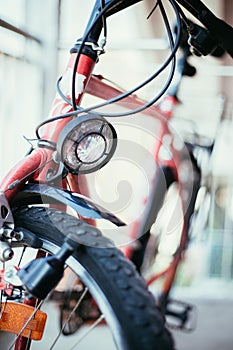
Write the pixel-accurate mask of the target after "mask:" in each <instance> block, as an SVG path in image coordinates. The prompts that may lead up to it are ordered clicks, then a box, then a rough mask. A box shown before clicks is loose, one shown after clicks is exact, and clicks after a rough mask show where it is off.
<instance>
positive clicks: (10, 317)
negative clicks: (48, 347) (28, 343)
mask: <svg viewBox="0 0 233 350" xmlns="http://www.w3.org/2000/svg"><path fill="white" fill-rule="evenodd" d="M1 310H4V311H3V314H2V317H1V319H0V330H1V331H5V332H10V333H14V334H17V335H18V334H20V335H22V336H24V337H26V338H30V339H32V340H40V339H41V338H42V336H43V333H44V328H45V323H46V319H47V315H46V313H45V312H43V311H41V310H37V312H36V313H35V315H34V316H33V317H32V319H31V320H30V321H29V322H28V320H29V319H30V318H31V316H32V314H33V312H34V307H33V306H29V305H25V304H20V303H15V302H7V303H6V304H5V303H2V304H1ZM27 322H28V324H27V326H26V328H25V329H24V331H23V332H22V333H20V332H21V330H22V328H24V327H25V325H26V323H27Z"/></svg>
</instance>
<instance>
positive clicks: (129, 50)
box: [0, 0, 233, 350]
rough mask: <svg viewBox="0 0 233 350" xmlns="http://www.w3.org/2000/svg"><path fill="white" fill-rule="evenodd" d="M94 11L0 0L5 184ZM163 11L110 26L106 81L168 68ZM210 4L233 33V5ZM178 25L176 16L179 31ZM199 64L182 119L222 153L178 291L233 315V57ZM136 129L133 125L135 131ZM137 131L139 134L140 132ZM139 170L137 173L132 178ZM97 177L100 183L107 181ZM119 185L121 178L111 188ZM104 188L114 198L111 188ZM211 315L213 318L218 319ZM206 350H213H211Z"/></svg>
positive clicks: (133, 79)
mask: <svg viewBox="0 0 233 350" xmlns="http://www.w3.org/2000/svg"><path fill="white" fill-rule="evenodd" d="M93 3H94V1H93V0H85V1H84V0H49V1H46V0H40V1H36V0H8V1H4V0H0V123H1V124H0V125H1V127H0V176H1V177H3V176H4V175H5V174H6V172H7V170H8V169H9V168H10V167H11V166H12V165H13V164H14V163H15V162H16V161H18V160H20V159H21V158H22V157H23V156H24V154H25V153H26V151H27V149H28V148H29V144H28V142H27V141H26V139H24V136H25V137H27V138H29V139H30V138H34V137H35V134H34V129H35V127H36V125H37V124H38V123H39V122H40V121H41V120H42V119H45V118H46V117H47V115H48V113H49V109H50V105H51V103H52V100H53V97H54V95H55V93H56V80H57V78H58V77H59V76H60V75H62V74H63V71H64V69H65V66H66V62H67V59H68V57H69V49H70V48H71V47H72V46H73V45H74V43H75V40H76V39H77V38H79V37H81V36H82V34H83V31H84V28H85V24H86V22H87V15H88V13H89V11H90V10H91V7H92V5H93ZM164 3H165V1H164ZM154 4H155V1H154V0H144V1H143V2H142V3H139V4H137V5H136V6H134V7H132V8H129V9H128V10H126V11H124V12H123V13H119V14H117V15H115V16H113V17H112V18H110V19H109V20H108V42H107V46H106V52H107V54H106V55H103V57H100V62H99V63H98V65H97V67H96V70H95V73H96V74H102V75H103V76H105V77H106V78H108V79H110V80H113V81H115V82H116V83H118V84H119V85H120V86H122V87H123V88H125V89H130V88H132V87H134V86H135V85H136V84H138V83H139V82H141V81H143V80H144V79H145V78H146V77H148V76H149V75H150V74H152V73H153V72H154V71H155V70H156V69H157V68H158V67H159V66H160V65H161V63H162V62H163V61H164V58H165V57H166V55H167V52H168V51H167V39H166V36H165V29H164V26H163V24H162V21H161V18H160V17H159V16H158V15H157V13H154V14H153V15H152V16H151V17H150V19H149V20H147V19H146V18H147V16H148V14H149V13H150V11H151V10H152V8H153V7H154ZM205 4H206V5H207V6H209V7H210V8H211V9H212V10H213V11H214V12H215V13H216V15H218V16H219V17H221V18H223V19H225V20H226V21H227V22H228V23H230V24H231V25H233V2H232V0H206V1H205ZM165 5H166V4H165ZM167 7H168V12H169V13H170V12H171V9H170V8H169V6H167ZM189 17H190V18H191V19H193V18H192V17H191V16H189ZM173 20H174V18H173V15H172V13H171V23H172V21H173ZM190 63H191V64H193V65H194V66H195V67H196V69H197V74H196V76H195V77H193V78H188V77H187V78H186V77H185V78H184V79H183V82H182V86H181V87H180V91H179V99H180V101H181V103H180V105H179V106H178V107H177V109H176V112H175V114H176V118H177V119H180V120H183V119H185V120H186V122H184V124H185V125H186V126H187V128H188V129H189V130H188V131H189V132H190V129H192V130H193V129H195V132H197V133H199V134H201V135H202V136H203V137H205V138H208V139H212V138H213V137H215V136H216V135H217V136H218V140H219V142H218V144H219V147H218V149H217V150H216V152H215V154H214V157H215V158H214V159H215V160H214V161H213V164H214V167H213V171H212V172H211V174H209V176H210V177H211V179H212V180H213V181H212V188H211V193H212V196H211V199H210V211H208V215H207V219H206V220H207V225H205V227H204V228H200V230H199V232H198V233H197V234H196V236H195V239H194V240H193V242H191V245H190V249H189V250H188V252H187V259H186V260H185V261H184V264H183V266H182V268H181V271H180V273H179V278H178V281H177V288H176V290H175V292H174V293H175V294H176V293H178V294H179V295H182V296H183V297H185V296H187V295H188V296H189V297H190V296H191V297H193V298H198V300H199V303H200V305H202V306H203V305H204V307H205V306H206V302H203V298H207V297H208V298H212V299H211V300H213V299H214V300H215V298H218V300H224V303H225V301H226V300H227V304H224V307H225V310H228V306H229V305H230V304H229V303H231V307H232V302H231V301H229V300H231V298H232V291H233V283H232V278H233V235H232V222H233V191H232V188H233V187H232V185H233V183H232V165H230V161H231V159H232V151H233V146H232V131H233V127H232V102H233V101H232V93H233V66H232V59H231V58H230V57H228V56H227V55H225V56H224V57H222V58H221V59H218V58H214V57H211V56H210V57H204V58H203V57H191V59H190ZM165 77H166V76H165ZM165 77H164V76H162V77H159V78H158V79H157V80H156V81H155V82H154V83H153V84H151V85H149V86H148V87H146V88H145V89H143V90H142V91H141V92H140V93H139V96H140V97H142V98H143V99H149V98H151V97H152V96H153V95H154V94H155V93H157V92H158V91H159V89H160V87H161V84H162V82H163V81H164V79H165ZM223 96H224V99H225V100H226V102H227V103H226V104H225V106H224V114H225V118H226V119H227V122H226V123H225V125H224V126H221V128H219V124H218V121H219V116H220V114H221V113H222V101H223V99H222V97H223ZM187 121H188V122H187ZM129 123H130V121H129V120H127V121H126V124H127V125H129ZM126 124H124V123H122V125H121V126H122V127H125V125H126ZM135 125H136V124H135ZM190 125H191V127H190ZM133 129H134V130H131V131H132V133H134V132H135V129H136V128H135V127H134V128H133ZM137 130H138V129H137ZM137 132H138V131H137ZM144 133H145V131H144ZM143 135H144V134H142V135H141V136H140V137H141V142H142V143H143V142H145V140H144V139H143ZM140 137H139V138H140ZM137 142H138V141H137ZM122 166H123V167H124V164H122ZM125 166H126V165H125ZM126 167H127V166H126ZM127 169H128V168H127ZM130 171H131V169H130V168H129V169H128V170H127V171H126V172H127V173H130ZM139 172H140V171H139ZM124 176H125V175H124ZM140 176H141V175H140V174H139V175H138V178H139V179H140ZM90 179H91V181H98V176H97V177H95V178H93V177H91V178H90ZM93 179H94V180H93ZM147 180H148V179H147ZM101 181H102V182H103V180H101ZM101 181H100V182H101ZM116 181H119V179H116ZM127 181H128V182H131V181H132V179H130V178H127ZM113 182H114V179H113V178H111V182H110V185H112V183H113ZM106 186H107V184H106ZM133 186H135V187H136V186H137V183H134V185H133ZM142 186H143V185H142ZM107 188H108V187H107ZM142 188H143V187H142ZM102 190H103V191H104V190H105V191H106V187H104V185H103V187H102ZM100 192H101V190H100ZM106 202H107V199H106ZM120 214H121V213H120ZM122 215H123V216H124V213H122ZM203 220H204V219H203ZM200 286H201V287H200ZM190 288H191V289H190ZM187 290H188V291H187ZM190 291H191V292H190ZM192 293H193V294H192ZM188 299H189V298H188ZM211 305H212V304H211ZM212 306H213V305H212ZM212 306H211V310H213V309H212ZM202 310H203V308H202ZM208 310H209V309H208ZM203 314H206V315H207V314H208V311H204V312H203ZM211 317H212V316H211ZM229 317H230V316H229ZM231 321H232V320H231ZM199 336H201V335H200V334H199ZM229 336H230V334H229ZM188 339H189V338H188ZM201 339H202V338H201ZM223 342H224V340H223ZM222 346H223V343H220V345H219V344H218V348H217V347H216V349H221V350H223V349H229V350H230V349H231V348H232V347H228V348H227V347H225V348H224V347H222ZM227 346H228V345H227ZM184 348H185V347H184ZM186 349H188V347H187V348H186ZM202 349H203V350H207V349H209V348H208V347H207V345H206V347H202ZM211 349H212V350H213V349H214V348H213V347H211Z"/></svg>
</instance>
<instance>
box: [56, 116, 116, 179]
mask: <svg viewBox="0 0 233 350" xmlns="http://www.w3.org/2000/svg"><path fill="white" fill-rule="evenodd" d="M116 145H117V134H116V131H115V129H114V127H113V126H112V125H111V124H110V123H109V122H108V121H107V120H106V119H104V118H103V117H101V116H96V115H93V114H86V115H84V116H80V117H76V118H75V119H73V120H72V121H71V122H69V123H68V124H67V125H66V126H65V128H64V129H63V130H62V132H61V134H60V136H59V138H58V143H57V150H58V155H59V157H60V159H61V161H62V162H63V164H64V165H65V166H66V167H67V168H68V170H69V171H70V172H71V173H72V174H87V173H91V172H93V171H96V170H98V169H100V168H102V167H103V166H104V165H105V164H107V163H108V161H109V160H110V159H111V157H112V156H113V154H114V152H115V149H116Z"/></svg>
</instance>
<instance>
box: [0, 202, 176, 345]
mask: <svg viewBox="0 0 233 350" xmlns="http://www.w3.org/2000/svg"><path fill="white" fill-rule="evenodd" d="M14 219H15V227H16V231H21V232H24V231H25V232H26V231H27V232H31V233H33V234H34V235H35V237H37V238H38V239H39V240H40V241H41V242H42V243H43V246H42V250H43V251H45V252H46V253H48V254H50V255H51V254H55V253H56V252H57V251H58V249H59V247H61V245H62V244H63V242H64V238H65V237H66V235H67V234H72V235H76V236H77V237H78V238H77V239H78V240H79V242H80V248H79V249H78V250H77V251H76V252H75V253H74V254H73V255H72V256H71V257H70V258H69V259H68V260H67V267H68V268H69V269H71V270H72V271H73V273H74V274H75V275H76V278H75V281H76V287H75V288H74V287H71V290H70V293H71V294H72V295H73V296H74V295H75V296H76V300H75V305H74V307H73V310H72V311H71V312H70V315H67V318H68V321H67V323H66V325H64V326H61V328H60V329H59V327H58V324H59V319H55V317H56V316H55V311H56V306H55V309H52V311H51V315H49V317H48V322H47V324H46V328H47V329H49V330H50V331H49V332H48V333H46V331H45V333H44V335H43V338H42V340H41V341H39V342H37V341H32V342H28V344H29V343H30V349H42V348H43V349H45V350H47V349H64V348H66V349H79V350H81V349H91V348H92V347H93V348H96V346H97V347H98V348H100V349H105V348H106V341H107V339H106V335H105V329H106V328H107V327H108V328H109V330H110V332H111V334H112V337H113V340H114V341H113V342H112V343H111V346H109V345H107V348H108V350H110V349H124V350H126V349H127V350H137V349H138V350H139V349H140V350H142V349H143V350H171V349H172V348H173V345H172V340H171V337H170V334H169V333H168V332H167V330H166V329H165V328H164V319H163V317H162V316H161V314H160V312H159V310H158V309H157V307H156V306H155V301H154V298H153V297H152V296H151V294H149V292H148V291H147V289H146V286H145V283H144V281H143V279H142V278H141V277H140V276H139V275H138V274H137V272H136V270H135V268H134V266H133V264H131V263H130V262H129V261H128V260H127V259H126V258H125V257H124V256H123V254H122V253H121V252H120V251H119V250H118V249H116V248H115V247H114V246H113V244H112V243H111V242H110V241H109V240H108V239H107V238H105V237H103V236H102V234H101V233H100V231H99V230H97V229H96V228H94V227H92V226H90V225H88V224H87V223H85V222H83V221H81V220H78V219H77V218H76V217H73V216H70V215H68V214H66V213H64V212H61V211H57V210H55V209H48V208H41V207H40V208H37V207H31V208H28V207H26V208H20V209H16V210H15V211H14ZM22 246H23V247H21V248H19V247H18V248H15V249H16V250H17V249H18V250H20V249H21V250H20V253H18V254H16V255H15V256H17V260H18V262H19V264H18V265H19V268H20V266H21V265H23V264H25V261H24V259H23V255H25V253H26V251H27V250H28V247H26V245H23V244H22ZM27 246H28V242H27ZM33 258H34V257H33V255H32V250H31V248H30V253H28V256H27V260H28V259H30V260H31V259H33ZM4 268H6V266H4ZM77 281H79V282H77ZM84 294H85V297H84ZM64 296H65V294H64ZM78 296H79V297H78ZM77 299H79V300H77ZM72 300H73V301H74V298H72ZM66 301H67V300H63V301H62V303H61V300H60V301H59V302H58V305H59V303H60V304H64V303H65V302H66ZM54 303H55V305H56V302H54V301H51V300H48V301H46V302H45V303H44V304H43V306H42V308H41V309H42V310H43V311H45V312H46V313H47V311H48V313H49V310H50V309H51V307H52V306H53V305H54ZM85 305H86V306H85ZM77 306H78V307H77ZM57 309H58V307H57ZM78 309H80V311H78ZM88 312H89V315H87V313H88ZM72 319H73V323H74V320H75V321H76V324H75V325H74V324H73V326H74V327H75V330H77V331H76V333H75V336H74V335H72V336H65V334H66V329H67V327H68V326H71V327H72ZM62 321H63V322H65V321H64V320H62ZM103 321H104V322H103ZM50 322H52V324H50ZM103 323H104V325H103ZM97 324H98V325H99V324H102V325H101V326H98V327H94V326H95V325H97ZM56 328H57V331H56V332H54V331H55V329H56ZM68 328H69V327H68ZM94 328H95V329H94ZM90 331H91V332H90ZM102 332H104V333H103V335H100V334H102ZM51 333H54V339H51V336H52V334H51ZM71 333H72V332H71ZM95 333H96V334H97V336H99V337H100V338H98V340H93V334H95ZM0 337H1V339H2V335H1V336H0ZM13 342H14V341H13ZM65 342H66V343H65ZM1 343H2V341H1ZM15 344H17V343H16V340H15ZM65 344H67V345H65ZM97 344H98V345H97ZM14 346H15V347H11V348H12V349H13V348H14V349H15V350H21V349H22V348H20V347H19V345H14ZM5 349H7V346H5ZM25 349H29V345H28V347H27V348H26V347H24V350H25Z"/></svg>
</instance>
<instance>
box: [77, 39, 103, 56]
mask: <svg viewBox="0 0 233 350" xmlns="http://www.w3.org/2000/svg"><path fill="white" fill-rule="evenodd" d="M82 44H83V41H81V40H78V41H76V45H82ZM105 44H106V40H105V39H103V40H101V45H96V44H95V43H93V42H91V41H85V42H84V45H87V46H90V47H91V48H92V50H93V51H96V52H97V53H98V54H99V55H101V54H103V53H105V50H104V46H105Z"/></svg>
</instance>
